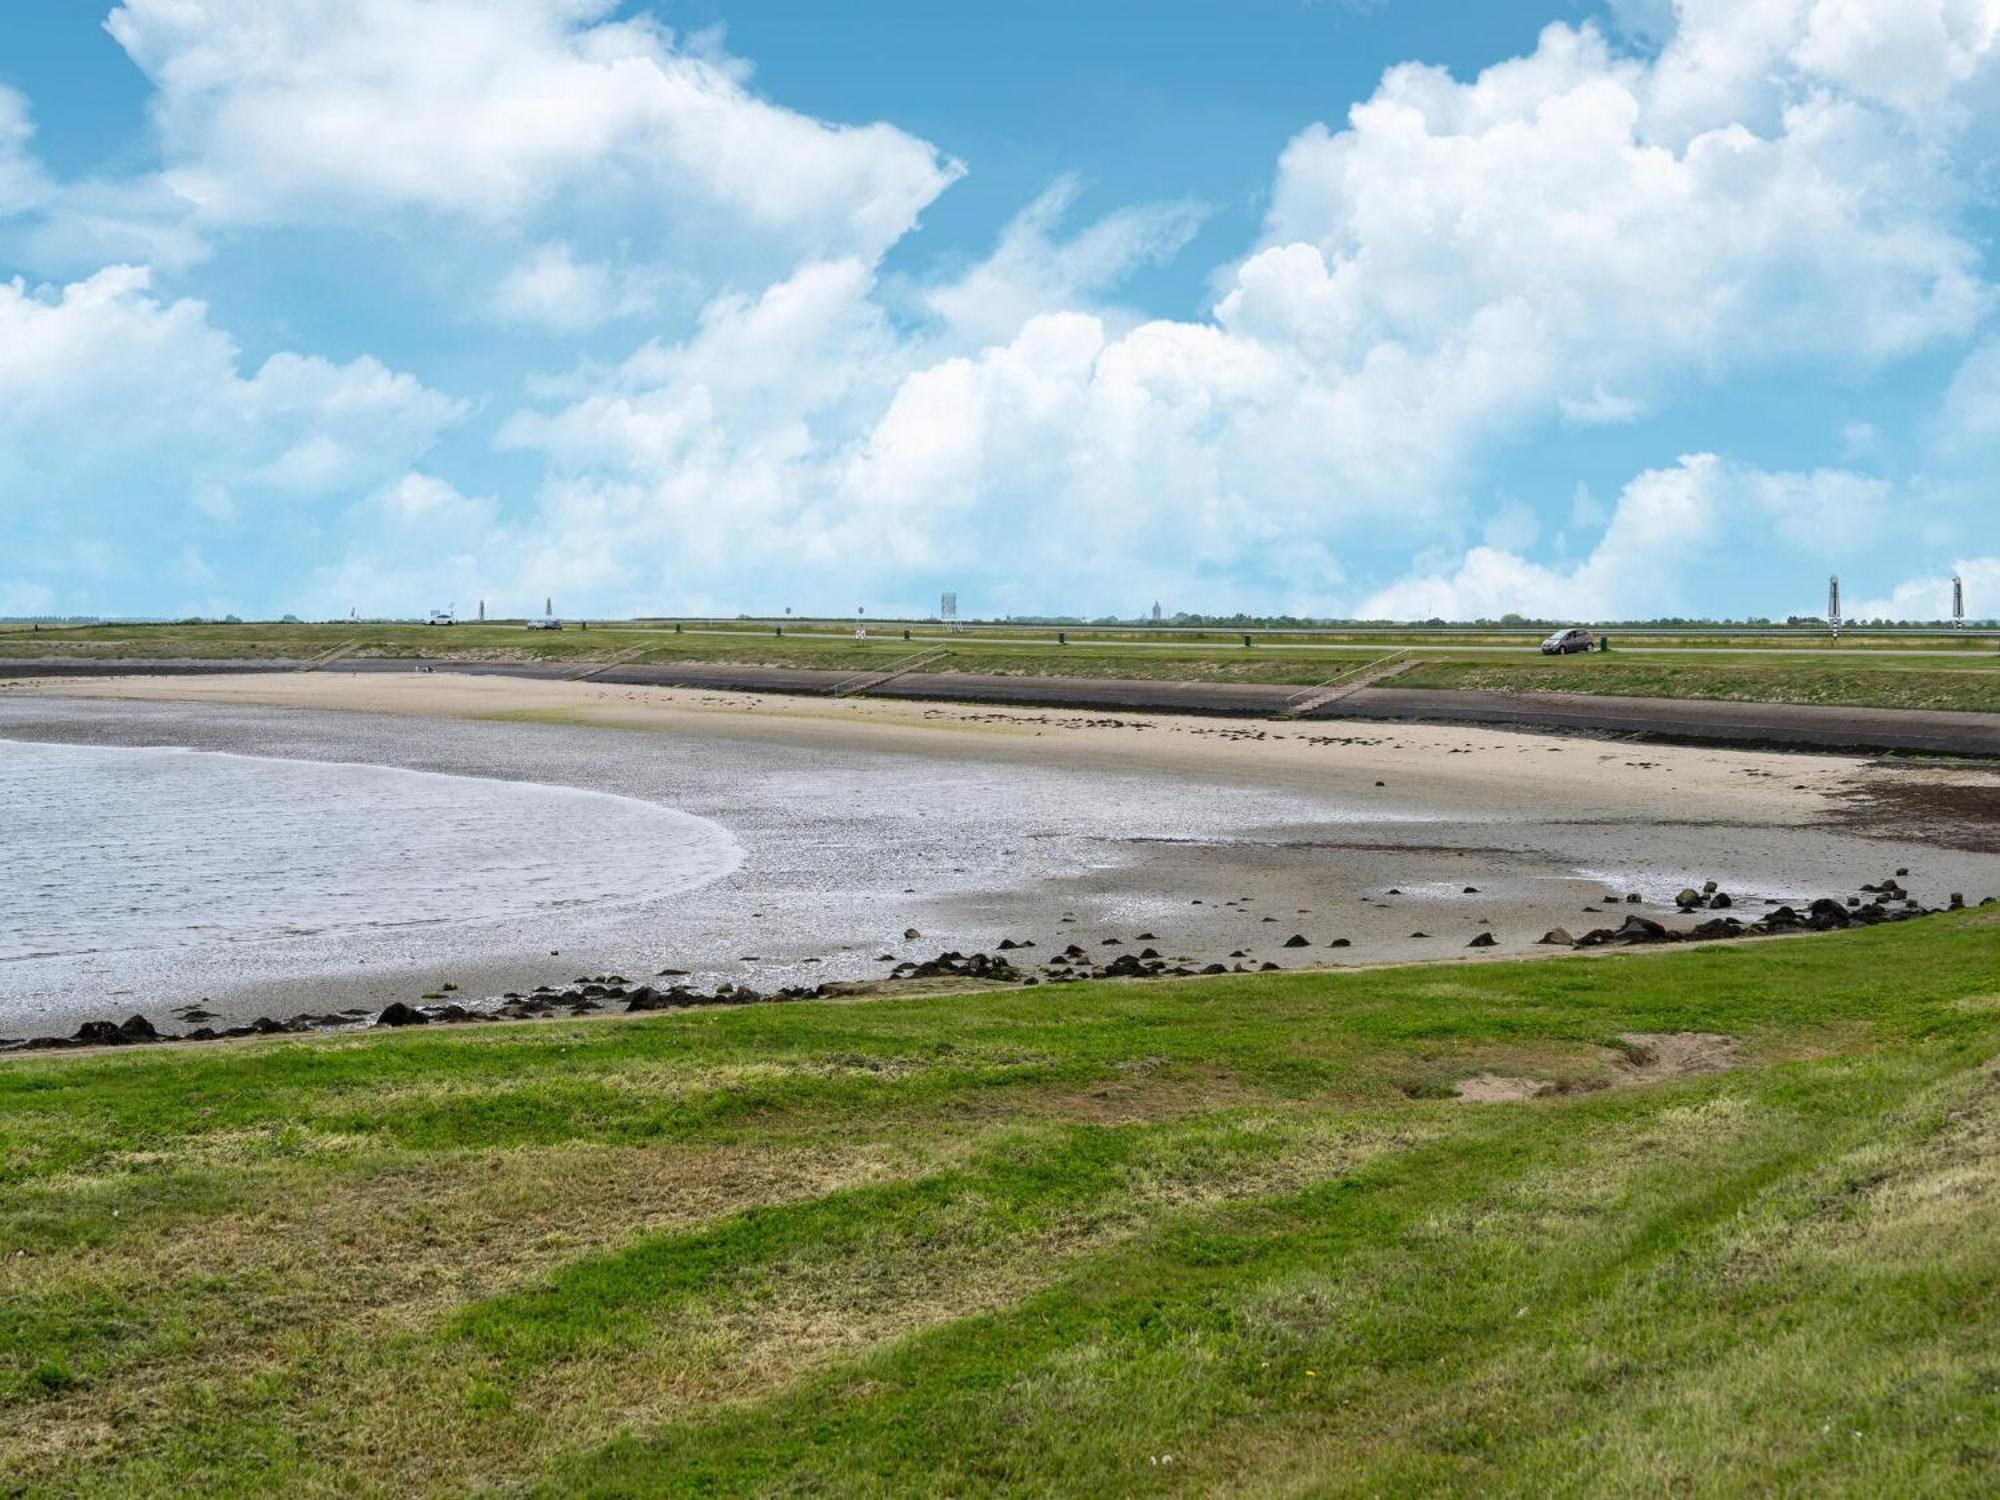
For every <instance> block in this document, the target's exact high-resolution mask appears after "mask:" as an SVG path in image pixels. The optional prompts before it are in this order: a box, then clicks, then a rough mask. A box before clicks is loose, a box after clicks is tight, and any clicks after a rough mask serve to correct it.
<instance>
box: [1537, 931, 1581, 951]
mask: <svg viewBox="0 0 2000 1500" xmlns="http://www.w3.org/2000/svg"><path fill="white" fill-rule="evenodd" d="M1541 940H1542V941H1543V942H1544V943H1547V944H1548V945H1549V946H1550V947H1563V948H1567V947H1568V946H1569V945H1570V944H1571V943H1574V942H1575V941H1576V939H1575V938H1573V937H1571V936H1570V935H1569V934H1568V933H1567V932H1565V931H1564V930H1563V929H1562V928H1560V927H1551V928H1550V929H1549V930H1548V931H1547V932H1545V933H1543V934H1542V939H1541Z"/></svg>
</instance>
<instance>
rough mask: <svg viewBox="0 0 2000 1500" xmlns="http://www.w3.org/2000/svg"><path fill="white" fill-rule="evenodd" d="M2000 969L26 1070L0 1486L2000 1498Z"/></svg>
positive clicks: (784, 1026) (1557, 981)
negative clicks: (1528, 1093)
mask: <svg viewBox="0 0 2000 1500" xmlns="http://www.w3.org/2000/svg"><path fill="white" fill-rule="evenodd" d="M1996 954H2000V925H1996V922H1995V920H1994V915H1993V913H1992V912H1990V911H1986V912H1971V913H1964V914H1961V915H1956V916H1952V917H1945V918H1934V919H1928V920H1925V921H1922V922H1917V923H1911V924H1907V925H1904V926H1899V927H1896V928H1893V929H1877V930H1872V931H1866V932H1858V933H1851V934H1842V935H1838V936H1829V937H1823V938H1816V939H1812V940H1806V941H1798V942H1785V943H1768V944H1758V945H1755V946H1744V947H1726V946H1725V947H1716V948H1706V949H1700V950H1690V951H1679V952H1667V953H1633V954H1625V955H1616V956H1613V957H1610V958H1605V959H1598V960H1556V961H1545V962H1539V963H1532V964H1514V965H1506V964H1494V965H1480V966H1476V967H1471V968H1459V967H1455V968H1453V969H1452V970H1451V971H1449V973H1443V972H1440V971H1438V970H1436V969H1425V968H1410V969H1403V970H1383V971H1375V972H1370V973H1364V974H1344V975H1343V974H1324V975H1285V976H1260V977H1254V978H1252V977H1244V978H1229V979H1217V980H1202V981H1188V982H1181V983H1173V984H1167V983H1154V984H1146V985H1122V986H1120V985H1080V986H1073V987H1061V988H1057V989H1043V990H1038V991H1026V992H1004V993H995V994H986V995H958V996H953V997H939V998H921V999H895V1000H880V1001H871V1002H866V1003H854V1004H823V1005H795V1006H785V1007H772V1008H769V1009H762V1010H758V1009H751V1010H720V1011H712V1012H697V1013H688V1014H682V1015H674V1016H661V1017H647V1018H638V1019H633V1020H616V1021H601V1022H579V1023H551V1024H544V1025H535V1026H521V1027H513V1028H493V1029H488V1030H480V1031H476V1032H449V1033H430V1034H425V1035H407V1034H404V1035H394V1036H364V1037H352V1038H320V1039H310V1040H305V1039H301V1040H287V1041H275V1042H269V1043H257V1044H251V1045H242V1046H226V1047H222V1046H219V1047H210V1048H187V1049H178V1050H175V1049H156V1050H148V1051H133V1052H124V1053H111V1054H103V1055H79V1056H71V1057H42V1058H24V1059H17V1060H13V1061H10V1062H9V1063H7V1064H6V1065H4V1066H0V1475H4V1476H5V1480H4V1483H0V1490H4V1491H5V1492H7V1493H13V1494H32V1495H44V1494H45V1495H114V1494H115V1495H120V1496H127V1495H149V1494H163V1495H164V1494H169V1493H178V1494H185V1493H189V1492H193V1493H200V1494H205V1495H206V1494H249V1493H269V1492H273V1491H282V1492H285V1493H289V1494H301V1495H313V1494H352V1493H393V1494H440V1495H442V1494H461V1493H466V1492H477V1491H480V1490H487V1489H503V1490H507V1491H509V1492H518V1491H522V1490H527V1491H539V1492H545V1493H549V1494H562V1495H568V1494H577V1493H587V1494H634V1495H657V1494H683V1493H702V1494H717V1495H722V1494H770V1493H795V1492H812V1493H818V1494H836V1495H848V1494H851V1495H873V1494H884V1493H952V1494H978V1493H991V1494H1001V1493H1006V1494H1080V1493H1150V1492H1160V1493H1169V1492H1177V1491H1186V1492H1190V1493H1212V1492H1215V1491H1218V1490H1227V1491H1231V1492H1242V1493H1253V1494H1263V1493H1268V1494H1296V1493H1314V1494H1348V1493H1352V1494H1474V1493H1482V1494H1494V1493H1513V1494H1530V1493H1533V1494H1577V1495H1584V1494H1589V1495H1598V1494H1607V1493H1608V1494H1619V1493H1646V1494H1655V1493H1661V1492H1676V1493H1690V1494H1717V1495H1721V1494H1740V1493H1753V1492H1773V1491H1776V1492H1796V1493H1814V1494H1853V1495H1864V1494H1867V1495H1874V1494H1882V1493H1899V1494H1936V1495H1955V1494H1968V1495H1970V1494H1977V1493H1982V1492H1986V1490H1987V1487H1988V1482H1989V1481H1990V1476H1991V1474H1992V1473H1993V1472H1994V1468H1995V1465H1996V1464H2000V1321H1996V1320H1995V1319H1994V1318H1993V1317H1992V1313H1991V1309H1992V1308H1993V1307H1994V1306H1995V1305H2000V1303H1997V1302H1996V1293H2000V1150H1996V1147H2000V1076H1996V1073H1995V1070H1994V1067H1993V1063H1992V1059H1993V1058H1994V1057H1995V1055H1996V1053H2000V995H1996V994H1995V993H1994V980H1993V974H1994V972H1995V968H1994V959H1995V957H1996ZM1673 1032H1702V1033H1712V1034H1716V1035H1723V1036H1728V1037H1732V1038H1734V1039H1735V1040H1736V1046H1735V1047H1734V1048H1733V1049H1731V1050H1730V1052H1729V1054H1728V1055H1729V1058H1730V1060H1731V1062H1732V1064H1733V1065H1732V1066H1731V1067H1729V1068H1728V1069H1727V1070H1724V1071H1716V1072H1709V1073H1701V1074H1694V1075H1689V1076H1683V1077H1668V1078H1665V1079H1662V1080H1660V1081H1656V1082H1647V1083H1644V1084H1640V1085H1634V1084H1633V1083H1632V1082H1631V1080H1630V1079H1629V1077H1627V1076H1626V1075H1625V1072H1624V1071H1621V1070H1629V1067H1630V1064H1631V1059H1632V1057H1633V1055H1634V1050H1635V1047H1636V1048H1639V1049H1640V1050H1644V1049H1643V1046H1642V1044H1639V1043H1634V1042H1631V1041H1629V1040H1628V1041H1624V1042H1622V1043H1621V1040H1620V1039H1622V1038H1630V1037H1633V1036H1645V1035H1652V1034H1660V1033H1673ZM1493 1074H1498V1075H1519V1076H1525V1077H1532V1078H1536V1079H1542V1080H1550V1081H1552V1083H1553V1084H1554V1088H1553V1089H1552V1090H1551V1091H1550V1092H1549V1093H1548V1094H1547V1095H1545V1096H1544V1097H1540V1098H1534V1099H1523V1100H1519V1101H1516V1102H1509V1103H1492V1104H1479V1103H1467V1102H1462V1101H1458V1100H1455V1099H1453V1098H1450V1097H1449V1095H1450V1093H1451V1091H1452V1085H1453V1084H1454V1083H1456V1082H1457V1081H1459V1080H1462V1079H1466V1078H1470V1077H1473V1076H1483V1075H1493ZM1614 1082H1615V1083H1619V1084H1621V1085H1622V1086H1618V1087H1606V1086H1601V1085H1609V1084H1612V1083H1614Z"/></svg>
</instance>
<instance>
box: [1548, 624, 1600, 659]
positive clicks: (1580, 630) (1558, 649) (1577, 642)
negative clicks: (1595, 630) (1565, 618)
mask: <svg viewBox="0 0 2000 1500" xmlns="http://www.w3.org/2000/svg"><path fill="white" fill-rule="evenodd" d="M1596 644H1597V637H1596V636H1594V635H1592V634H1591V633H1590V632H1589V631H1588V630H1586V629H1585V628H1584V627H1583V626H1581V625H1573V626H1571V627H1570V628H1569V629H1568V630H1558V631H1557V632H1556V633H1555V634H1554V635H1552V636H1550V637H1549V638H1548V639H1547V640H1545V641H1543V642H1542V655H1544V656H1568V655H1569V654H1570V652H1572V651H1589V650H1590V649H1592V648H1593V647H1594V646H1596Z"/></svg>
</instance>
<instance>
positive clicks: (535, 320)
mask: <svg viewBox="0 0 2000 1500" xmlns="http://www.w3.org/2000/svg"><path fill="white" fill-rule="evenodd" d="M664 279H665V278H663V277H661V276H659V275H654V274H648V273H646V272H643V271H639V270H635V269H633V268H629V267H628V268H620V267H617V266H609V265H603V264H598V263H595V262H590V261H579V260H577V259H576V257H575V255H574V253H573V252H572V251H571V249H570V247H569V246H568V245H567V244H565V243H562V242H561V241H558V242H556V243H554V244H548V245H543V246H541V247H539V248H538V249H536V250H535V251H534V252H533V253H531V254H530V255H529V256H528V257H527V258H526V259H525V260H523V261H521V262H520V263H519V264H518V265H516V266H515V267H514V268H513V269H512V270H510V271H508V272H507V273H506V275H504V276H503V277H502V278H501V280H500V284H499V285H498V286H497V287H495V288H494V291H493V302H492V310H493V312H494V314H495V315H496V316H497V317H498V318H499V320H500V321H501V322H503V323H510V324H513V325H515V326H517V327H522V328H530V329H537V330H540V331H543V332H547V333H553V334H578V333H587V332H589V331H590V330H591V329H593V328H598V327H601V326H603V325H604V324H606V323H609V322H611V321H613V320H614V319H618V318H631V317H637V316H640V315H642V314H645V313H650V312H653V311H655V310H656V309H657V308H658V306H659V301H660V288H661V284H662V282H663V280H664Z"/></svg>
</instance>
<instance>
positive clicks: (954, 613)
mask: <svg viewBox="0 0 2000 1500" xmlns="http://www.w3.org/2000/svg"><path fill="white" fill-rule="evenodd" d="M938 618H939V619H940V620H956V619H957V618H958V595H957V594H941V595H939V596H938Z"/></svg>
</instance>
